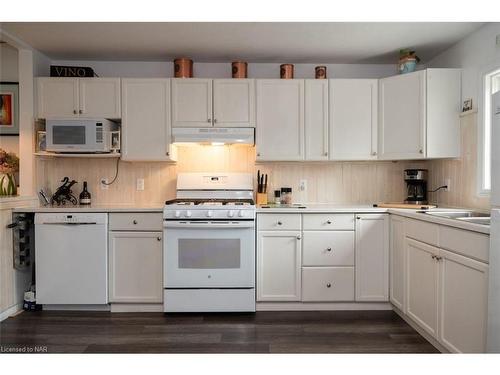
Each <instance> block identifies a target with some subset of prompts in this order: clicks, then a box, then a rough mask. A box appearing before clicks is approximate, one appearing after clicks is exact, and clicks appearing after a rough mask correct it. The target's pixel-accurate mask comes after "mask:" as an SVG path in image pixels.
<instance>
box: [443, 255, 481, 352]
mask: <svg viewBox="0 0 500 375" xmlns="http://www.w3.org/2000/svg"><path fill="white" fill-rule="evenodd" d="M438 259H439V264H440V282H439V285H440V287H439V292H438V294H439V323H440V324H439V330H438V332H439V341H440V342H441V343H442V344H443V345H444V346H445V347H446V348H448V349H449V350H450V351H452V352H459V353H481V352H483V353H484V351H485V349H486V322H487V313H488V310H487V306H488V265H487V264H485V263H482V262H478V261H475V260H472V259H469V258H466V257H464V256H461V255H458V254H454V253H452V252H449V251H446V250H442V249H441V250H440V252H439V258H438Z"/></svg>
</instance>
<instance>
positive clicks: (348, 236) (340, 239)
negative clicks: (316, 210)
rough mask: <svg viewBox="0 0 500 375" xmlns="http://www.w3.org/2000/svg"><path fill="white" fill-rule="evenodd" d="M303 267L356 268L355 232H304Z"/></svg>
mask: <svg viewBox="0 0 500 375" xmlns="http://www.w3.org/2000/svg"><path fill="white" fill-rule="evenodd" d="M302 265H303V266H354V232H353V231H321V232H319V231H318V232H307V231H304V242H303V243H302Z"/></svg>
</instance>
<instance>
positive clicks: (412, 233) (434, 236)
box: [405, 219, 439, 246]
mask: <svg viewBox="0 0 500 375" xmlns="http://www.w3.org/2000/svg"><path fill="white" fill-rule="evenodd" d="M405 227H406V237H410V238H413V239H414V240H418V241H421V242H424V243H427V244H430V245H434V246H438V238H439V225H438V224H432V223H427V222H425V221H420V220H412V219H408V220H407V221H406V224H405Z"/></svg>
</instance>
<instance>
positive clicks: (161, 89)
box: [121, 78, 174, 161]
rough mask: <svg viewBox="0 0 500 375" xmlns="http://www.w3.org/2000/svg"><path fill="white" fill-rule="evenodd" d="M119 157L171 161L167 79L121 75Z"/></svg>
mask: <svg viewBox="0 0 500 375" xmlns="http://www.w3.org/2000/svg"><path fill="white" fill-rule="evenodd" d="M122 106H123V116H122V150H121V152H122V159H123V160H127V161H170V160H173V156H174V155H172V151H174V150H171V149H170V147H172V146H171V145H170V143H171V138H170V137H171V127H170V80H169V79H162V78H159V79H155V78H147V79H141V78H124V79H123V81H122Z"/></svg>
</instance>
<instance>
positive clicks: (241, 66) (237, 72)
mask: <svg viewBox="0 0 500 375" xmlns="http://www.w3.org/2000/svg"><path fill="white" fill-rule="evenodd" d="M247 70H248V64H247V62H246V61H233V62H232V63H231V73H232V75H233V78H247V74H248V73H247Z"/></svg>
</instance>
